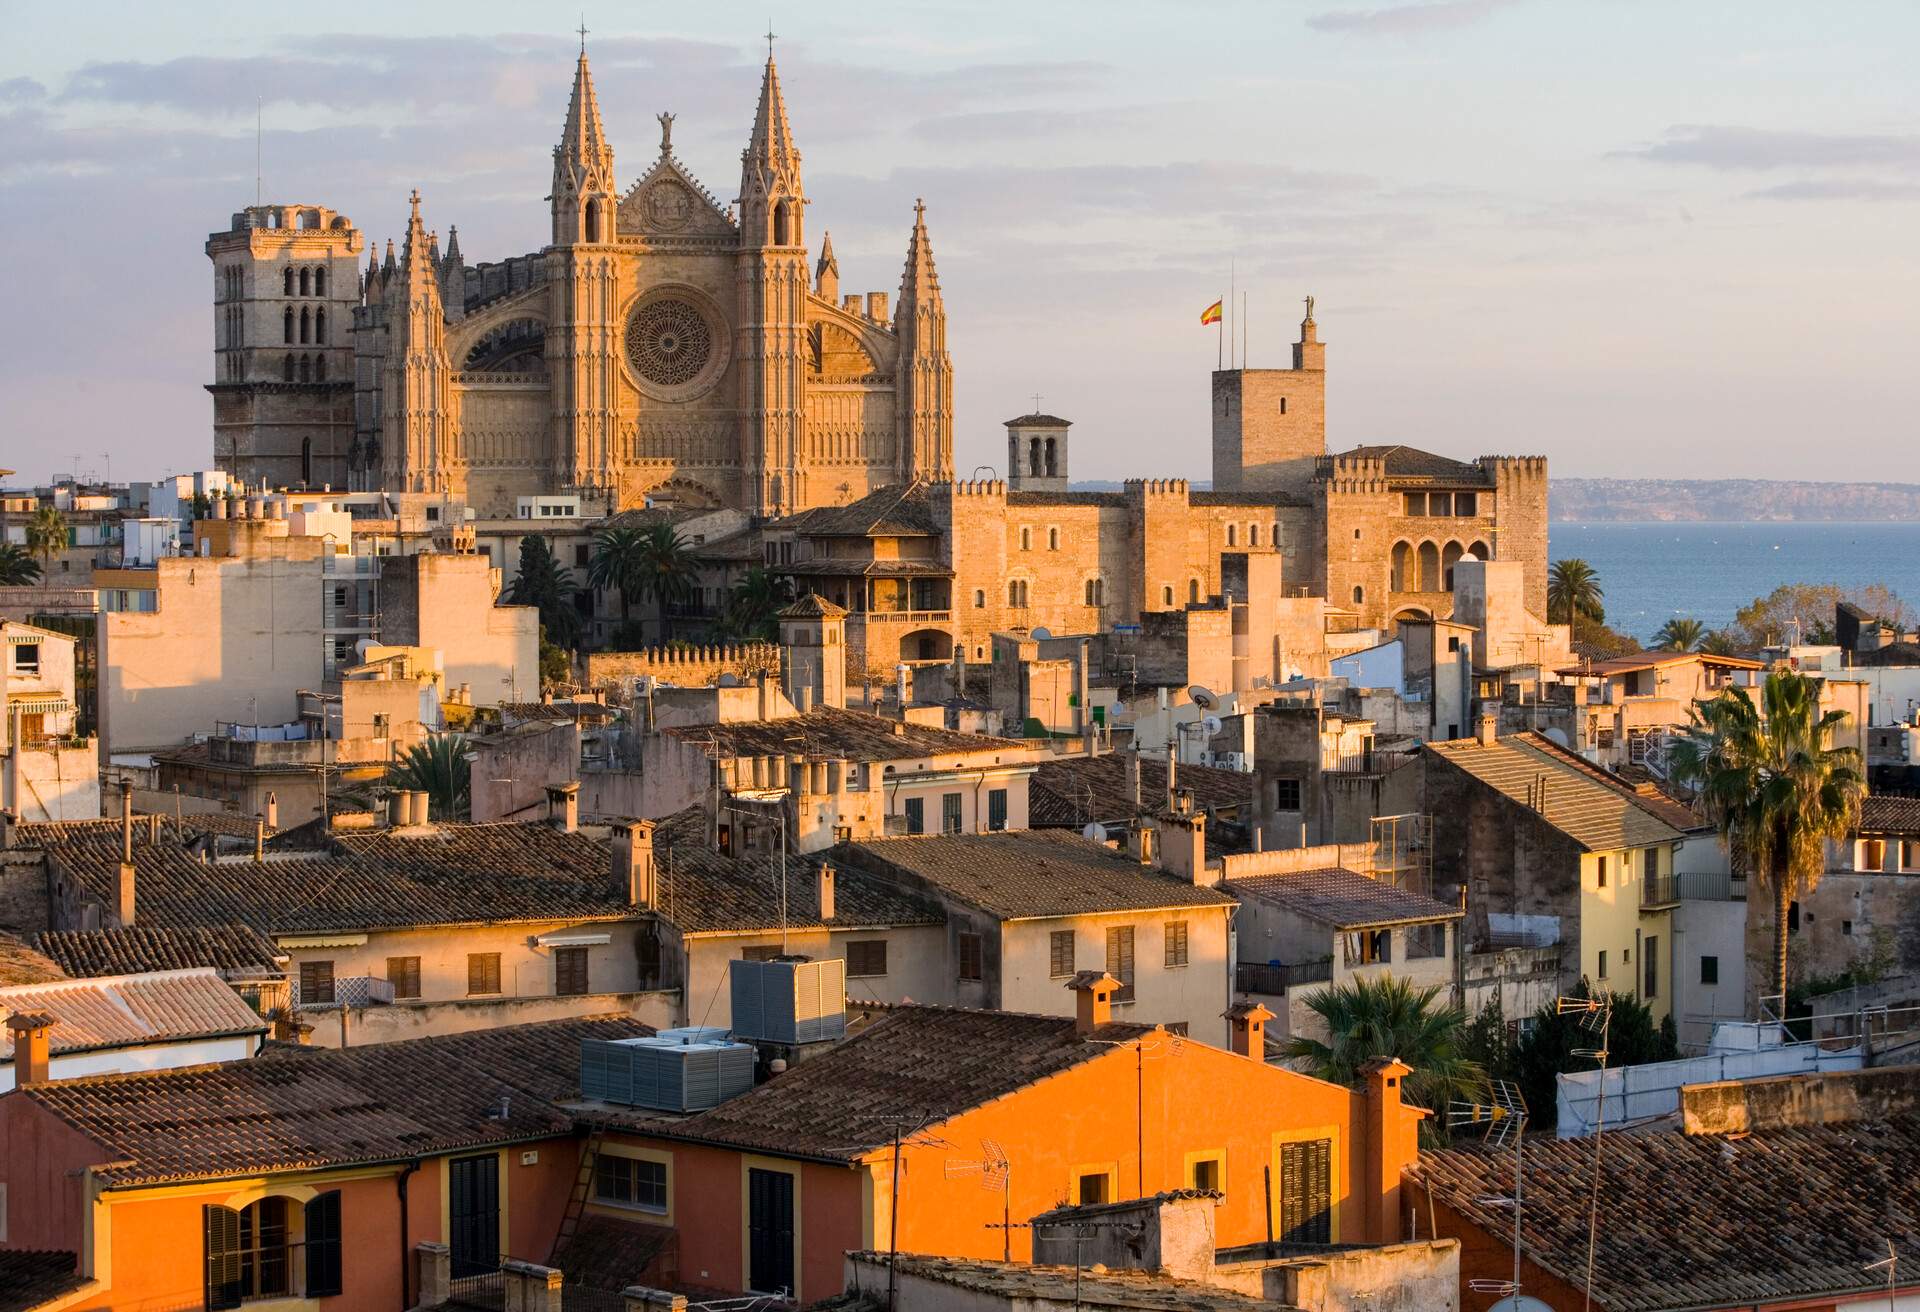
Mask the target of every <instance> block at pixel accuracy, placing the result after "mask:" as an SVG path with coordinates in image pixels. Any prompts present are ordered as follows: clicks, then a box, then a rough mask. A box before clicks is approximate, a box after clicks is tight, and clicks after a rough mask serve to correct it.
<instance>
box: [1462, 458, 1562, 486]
mask: <svg viewBox="0 0 1920 1312" xmlns="http://www.w3.org/2000/svg"><path fill="white" fill-rule="evenodd" d="M1475 463H1476V464H1478V465H1479V466H1480V468H1482V469H1484V470H1486V471H1487V473H1488V474H1489V475H1490V476H1492V477H1493V478H1494V479H1495V480H1496V481H1498V482H1517V481H1525V480H1535V479H1537V480H1542V481H1544V480H1545V479H1546V477H1547V458H1546V457H1545V456H1481V457H1480V458H1479V460H1477V461H1476V462H1475Z"/></svg>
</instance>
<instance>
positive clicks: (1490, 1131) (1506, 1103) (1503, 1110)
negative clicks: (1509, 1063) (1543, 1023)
mask: <svg viewBox="0 0 1920 1312" xmlns="http://www.w3.org/2000/svg"><path fill="white" fill-rule="evenodd" d="M1474 1125H1484V1126H1485V1127H1486V1131H1485V1133H1484V1135H1483V1138H1484V1139H1485V1141H1486V1142H1487V1143H1489V1144H1491V1145H1493V1146H1494V1147H1495V1148H1505V1147H1506V1146H1507V1144H1508V1142H1509V1141H1511V1142H1512V1144H1513V1197H1512V1198H1510V1199H1507V1198H1501V1199H1489V1200H1487V1201H1488V1202H1489V1203H1493V1204H1495V1205H1502V1206H1504V1205H1505V1204H1507V1203H1512V1205H1513V1279H1512V1280H1486V1279H1481V1280H1469V1281H1468V1282H1467V1288H1468V1289H1471V1290H1472V1291H1473V1292H1474V1293H1476V1294H1497V1295H1499V1296H1500V1297H1501V1299H1502V1302H1500V1303H1496V1304H1495V1305H1494V1306H1495V1307H1507V1308H1510V1309H1512V1312H1521V1309H1522V1308H1523V1304H1521V1303H1520V1301H1519V1300H1520V1205H1521V1170H1522V1167H1523V1165H1524V1162H1525V1154H1526V1136H1527V1100H1526V1099H1525V1098H1523V1097H1521V1096H1520V1088H1519V1086H1518V1085H1516V1084H1514V1083H1513V1082H1512V1081H1510V1080H1495V1081H1494V1082H1493V1089H1492V1091H1491V1101H1489V1102H1485V1103H1475V1102H1451V1103H1448V1104H1447V1128H1448V1129H1450V1130H1458V1129H1464V1128H1466V1127H1467V1126H1474Z"/></svg>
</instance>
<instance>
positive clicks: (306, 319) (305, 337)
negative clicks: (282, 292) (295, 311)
mask: <svg viewBox="0 0 1920 1312" xmlns="http://www.w3.org/2000/svg"><path fill="white" fill-rule="evenodd" d="M312 332H313V318H312V316H311V315H310V314H309V313H308V312H307V308H306V307H305V306H304V305H303V306H301V307H300V340H301V342H302V343H305V342H308V341H311V340H312V336H311V334H312Z"/></svg>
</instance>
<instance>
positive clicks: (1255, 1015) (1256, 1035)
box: [1226, 1002, 1273, 1062]
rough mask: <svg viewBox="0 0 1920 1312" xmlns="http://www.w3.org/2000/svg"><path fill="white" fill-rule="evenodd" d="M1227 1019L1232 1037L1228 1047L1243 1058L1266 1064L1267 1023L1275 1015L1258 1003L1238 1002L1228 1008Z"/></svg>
mask: <svg viewBox="0 0 1920 1312" xmlns="http://www.w3.org/2000/svg"><path fill="white" fill-rule="evenodd" d="M1226 1018H1227V1029H1228V1030H1229V1031H1230V1033H1231V1035H1232V1041H1231V1042H1230V1043H1229V1044H1228V1046H1229V1047H1231V1048H1232V1049H1233V1050H1234V1051H1235V1052H1237V1053H1239V1054H1240V1055H1241V1056H1242V1057H1251V1058H1253V1059H1254V1060H1255V1061H1258V1062H1265V1061H1266V1059H1267V1022H1268V1021H1270V1020H1272V1019H1273V1013H1272V1012H1271V1011H1268V1010H1267V1009H1266V1008H1265V1007H1263V1006H1261V1005H1260V1004H1259V1003H1257V1002H1236V1003H1234V1004H1233V1005H1232V1006H1231V1007H1228V1008H1227V1010H1226Z"/></svg>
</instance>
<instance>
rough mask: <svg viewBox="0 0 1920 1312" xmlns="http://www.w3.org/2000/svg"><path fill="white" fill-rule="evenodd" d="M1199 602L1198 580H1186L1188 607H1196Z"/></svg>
mask: <svg viewBox="0 0 1920 1312" xmlns="http://www.w3.org/2000/svg"><path fill="white" fill-rule="evenodd" d="M1199 601H1200V580H1199V579H1188V580H1187V603H1188V604H1189V605H1197V604H1198V603H1199Z"/></svg>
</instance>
